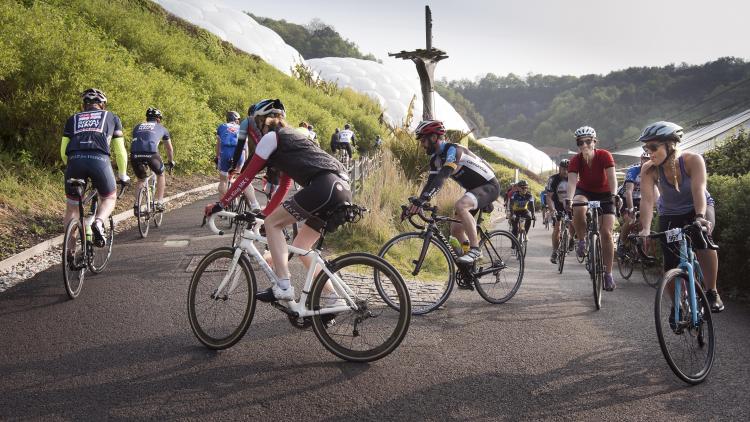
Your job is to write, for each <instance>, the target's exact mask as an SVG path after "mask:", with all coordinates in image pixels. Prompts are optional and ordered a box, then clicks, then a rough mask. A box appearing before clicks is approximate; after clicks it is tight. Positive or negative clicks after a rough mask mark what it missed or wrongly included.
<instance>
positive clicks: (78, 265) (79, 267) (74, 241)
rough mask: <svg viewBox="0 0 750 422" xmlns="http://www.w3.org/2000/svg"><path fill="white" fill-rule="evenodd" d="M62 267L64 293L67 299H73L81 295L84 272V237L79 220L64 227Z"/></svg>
mask: <svg viewBox="0 0 750 422" xmlns="http://www.w3.org/2000/svg"><path fill="white" fill-rule="evenodd" d="M62 267H63V283H64V284H65V292H66V293H67V294H68V297H69V298H71V299H75V298H77V297H78V295H79V294H81V289H83V277H84V274H85V272H86V237H85V234H84V229H83V226H81V222H80V220H70V222H69V223H68V225H67V227H65V239H63V250H62Z"/></svg>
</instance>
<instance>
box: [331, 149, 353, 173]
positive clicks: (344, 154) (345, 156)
mask: <svg viewBox="0 0 750 422" xmlns="http://www.w3.org/2000/svg"><path fill="white" fill-rule="evenodd" d="M334 158H336V159H337V160H338V161H339V162H340V163H341V164H342V165H343V166H344V168H345V169H346V171H349V169H350V167H351V165H352V161H353V160H352V158H351V157H350V156H349V151H347V150H346V148H344V147H341V146H340V147H338V149H337V150H336V152H335V154H334Z"/></svg>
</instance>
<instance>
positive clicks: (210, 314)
mask: <svg viewBox="0 0 750 422" xmlns="http://www.w3.org/2000/svg"><path fill="white" fill-rule="evenodd" d="M233 258H234V250H233V249H232V248H226V247H224V248H218V249H214V250H212V251H211V252H209V253H208V254H206V256H205V257H203V259H202V260H201V261H200V263H198V267H196V269H195V271H194V272H193V276H192V278H191V279H190V286H189V288H188V300H187V308H188V320H189V321H190V328H191V329H192V330H193V334H195V337H197V338H198V341H200V342H201V343H203V345H205V346H206V347H208V348H210V349H226V348H228V347H231V346H233V345H234V344H235V343H237V342H238V341H239V340H240V339H241V338H242V336H243V335H245V332H247V329H248V327H250V322H251V321H252V320H253V314H254V313H255V293H256V284H255V273H253V270H252V268H251V267H250V263H249V262H248V259H247V257H246V256H245V255H244V254H243V255H242V256H240V260H239V262H238V265H237V266H236V267H235V270H234V272H233V274H228V272H229V268H230V266H231V264H232V259H233ZM225 277H229V278H228V279H227V281H228V282H227V283H226V285H225V287H224V288H223V289H222V291H221V292H218V294H217V289H218V287H219V285H220V284H221V283H222V281H223V280H224V278H225ZM232 284H236V287H235V288H234V290H232V291H231V292H228V289H229V288H230V287H231V286H232Z"/></svg>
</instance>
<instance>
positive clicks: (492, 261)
mask: <svg viewBox="0 0 750 422" xmlns="http://www.w3.org/2000/svg"><path fill="white" fill-rule="evenodd" d="M514 247H515V248H519V247H520V245H519V243H518V239H516V238H515V236H513V234H512V233H509V232H507V231H504V230H495V231H492V232H490V233H487V238H486V239H482V240H481V241H480V243H479V248H480V250H481V251H482V257H481V258H479V260H478V261H477V262H476V263H474V274H475V277H474V286H475V287H476V289H477V292H478V293H479V295H480V296H482V298H483V299H484V300H486V301H487V302H490V303H505V302H507V301H509V300H510V299H511V298H512V297H513V296H514V295H515V294H516V292H518V289H519V288H520V287H521V281H523V270H524V256H523V255H519V254H517V253H514V251H515V250H517V249H514ZM488 270H491V271H488ZM485 272H486V274H483V273H485Z"/></svg>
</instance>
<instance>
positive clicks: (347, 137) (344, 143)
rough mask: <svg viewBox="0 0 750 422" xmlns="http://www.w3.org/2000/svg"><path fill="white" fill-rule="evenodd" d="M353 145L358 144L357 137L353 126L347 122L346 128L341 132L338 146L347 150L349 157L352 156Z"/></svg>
mask: <svg viewBox="0 0 750 422" xmlns="http://www.w3.org/2000/svg"><path fill="white" fill-rule="evenodd" d="M352 145H354V146H355V147H356V146H357V139H356V137H355V136H354V132H353V131H352V129H351V126H350V125H349V123H347V124H345V125H344V130H342V131H341V132H339V139H338V147H339V148H343V149H344V150H345V151H346V153H347V155H349V159H351V158H352Z"/></svg>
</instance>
